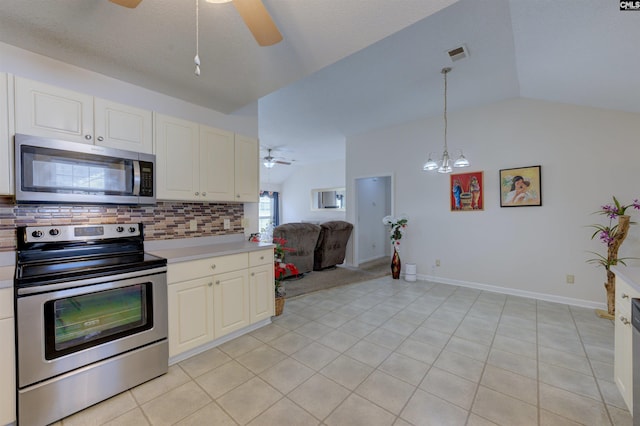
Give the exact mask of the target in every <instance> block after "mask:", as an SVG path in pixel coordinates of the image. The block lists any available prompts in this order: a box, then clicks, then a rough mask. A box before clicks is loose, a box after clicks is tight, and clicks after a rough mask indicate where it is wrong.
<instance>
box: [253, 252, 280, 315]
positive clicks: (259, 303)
mask: <svg viewBox="0 0 640 426" xmlns="http://www.w3.org/2000/svg"><path fill="white" fill-rule="evenodd" d="M249 285H250V288H251V295H250V300H249V302H250V314H251V318H250V319H249V320H250V322H251V324H253V323H254V322H258V321H261V320H263V319H266V318H270V317H272V316H273V315H274V314H275V312H274V309H275V299H274V298H275V294H274V293H275V288H274V283H273V262H272V264H271V265H261V266H255V267H253V268H251V269H250V270H249Z"/></svg>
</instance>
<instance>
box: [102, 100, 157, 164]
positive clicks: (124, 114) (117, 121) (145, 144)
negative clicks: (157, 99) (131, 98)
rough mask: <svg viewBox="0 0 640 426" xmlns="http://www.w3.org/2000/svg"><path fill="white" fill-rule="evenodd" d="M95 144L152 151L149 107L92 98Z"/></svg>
mask: <svg viewBox="0 0 640 426" xmlns="http://www.w3.org/2000/svg"><path fill="white" fill-rule="evenodd" d="M93 105H94V113H93V114H94V115H93V116H94V125H95V129H94V132H95V144H96V145H101V146H108V147H111V148H118V149H125V150H128V151H136V152H145V153H148V154H151V153H153V139H152V138H153V126H152V113H151V111H148V110H144V109H140V108H135V107H131V106H128V105H122V104H119V103H116V102H111V101H107V100H106V99H100V98H95V99H94V104H93Z"/></svg>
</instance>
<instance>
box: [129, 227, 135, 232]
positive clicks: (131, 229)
mask: <svg viewBox="0 0 640 426" xmlns="http://www.w3.org/2000/svg"><path fill="white" fill-rule="evenodd" d="M129 232H131V233H132V234H133V233H134V232H136V228H134V227H133V226H131V227H129Z"/></svg>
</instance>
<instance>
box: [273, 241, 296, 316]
mask: <svg viewBox="0 0 640 426" xmlns="http://www.w3.org/2000/svg"><path fill="white" fill-rule="evenodd" d="M273 243H274V244H275V245H276V246H275V247H274V249H273V272H274V274H273V276H274V280H275V281H274V283H275V298H276V316H278V315H281V314H282V310H283V309H284V300H285V299H284V297H285V295H286V292H285V288H284V284H283V282H282V279H283V278H284V276H285V274H286V273H287V271H289V272H291V273H292V274H294V275H298V273H299V272H298V268H296V265H294V264H293V263H286V262H285V261H284V255H285V253H286V252H287V251H292V250H293V249H291V248H289V247H285V244H286V243H287V240H285V239H284V238H274V239H273Z"/></svg>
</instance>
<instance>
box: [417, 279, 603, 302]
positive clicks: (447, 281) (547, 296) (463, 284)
mask: <svg viewBox="0 0 640 426" xmlns="http://www.w3.org/2000/svg"><path fill="white" fill-rule="evenodd" d="M416 277H417V279H418V280H420V281H429V282H434V283H438V284H449V285H457V286H459V287H467V288H475V289H478V290H486V291H492V292H494V293H501V294H508V295H511V296H520V297H528V298H530V299H537V300H544V301H545V302H554V303H562V304H564V305H572V306H578V307H581V308H589V309H607V304H606V303H597V302H592V301H590V300H584V299H575V298H572V297H564V296H555V295H553V294H546V293H536V292H534V291H527V290H518V289H515V288H508V287H500V286H496V285H490V284H482V283H475V282H471V281H462V280H452V279H450V278H443V277H435V276H431V275H424V274H418V275H417V276H416Z"/></svg>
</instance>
